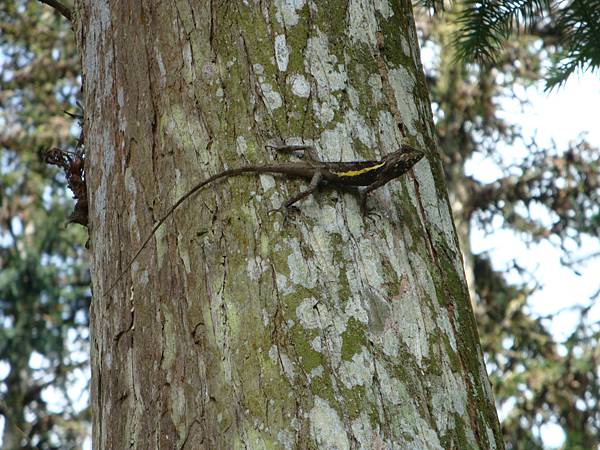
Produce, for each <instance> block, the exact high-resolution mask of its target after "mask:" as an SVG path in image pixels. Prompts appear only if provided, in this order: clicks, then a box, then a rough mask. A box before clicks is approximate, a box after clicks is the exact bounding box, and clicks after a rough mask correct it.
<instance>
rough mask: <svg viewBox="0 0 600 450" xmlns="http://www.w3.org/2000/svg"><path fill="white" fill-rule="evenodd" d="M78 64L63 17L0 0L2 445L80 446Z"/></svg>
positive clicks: (83, 284)
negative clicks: (73, 191) (75, 218)
mask: <svg viewBox="0 0 600 450" xmlns="http://www.w3.org/2000/svg"><path fill="white" fill-rule="evenodd" d="M79 72H80V70H79V60H78V57H77V55H76V52H75V48H74V41H73V36H72V32H71V30H70V28H69V26H68V24H67V23H66V21H65V20H64V18H63V17H61V16H59V15H58V14H56V13H55V12H54V11H53V10H52V9H51V8H49V7H47V6H43V5H41V4H39V3H37V2H32V1H24V0H21V1H19V0H15V1H12V0H4V1H2V2H0V148H1V150H0V268H1V272H0V323H1V328H0V426H1V428H0V431H1V434H0V436H1V439H2V448H6V449H20V448H24V449H33V448H36V449H53V448H56V449H59V448H60V449H75V448H81V446H82V443H83V440H84V438H85V436H87V435H88V434H89V430H88V425H87V424H88V419H87V414H88V413H87V392H86V386H85V384H86V380H87V379H88V378H89V375H88V373H89V369H88V367H87V364H88V359H87V358H88V357H87V354H88V342H87V336H88V330H87V326H88V306H89V302H90V291H89V275H88V272H87V268H86V263H85V253H84V250H85V249H84V248H83V244H84V243H85V239H86V232H85V229H84V228H83V227H81V226H79V225H70V226H68V227H67V226H66V225H67V220H68V217H69V215H70V213H71V212H72V210H73V202H72V200H71V198H70V196H69V193H68V192H67V191H66V189H65V179H64V176H63V175H62V174H61V173H59V171H58V170H55V169H54V168H50V167H48V166H47V165H46V163H45V162H43V158H42V156H41V155H42V153H43V152H44V151H45V150H47V149H49V148H51V147H60V148H62V149H65V150H68V149H71V150H72V149H73V146H74V145H75V143H76V141H77V135H78V133H79V131H78V129H77V122H76V121H74V120H73V119H72V118H71V117H69V116H68V115H66V114H65V113H64V111H65V110H66V111H72V112H74V111H75V110H76V108H75V100H76V97H77V94H78V92H79V89H80V86H79V84H80V80H79V78H78V77H79V75H78V74H79Z"/></svg>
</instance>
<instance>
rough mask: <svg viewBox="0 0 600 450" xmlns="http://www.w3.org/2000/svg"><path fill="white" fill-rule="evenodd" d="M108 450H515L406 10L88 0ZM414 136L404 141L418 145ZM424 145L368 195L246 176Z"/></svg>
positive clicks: (99, 440)
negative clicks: (502, 426) (297, 196)
mask: <svg viewBox="0 0 600 450" xmlns="http://www.w3.org/2000/svg"><path fill="white" fill-rule="evenodd" d="M75 18H76V23H77V36H78V42H79V46H80V51H81V54H82V61H83V68H84V99H85V111H86V121H85V133H86V134H85V136H86V151H87V158H88V159H87V161H88V163H87V164H88V166H87V170H88V174H87V177H88V178H87V179H88V183H89V185H88V192H89V193H90V225H91V240H90V242H91V255H92V274H93V286H94V297H95V298H94V302H93V306H92V315H91V319H92V375H93V377H92V378H93V386H92V411H93V426H94V428H93V435H94V448H97V449H123V448H139V449H148V448H163V449H172V448H186V449H197V448H206V449H220V448H223V449H229V448H251V449H258V448H288V449H291V448H302V449H304V448H315V449H317V448H319V449H322V448H329V449H334V448H335V449H346V448H374V449H375V448H377V449H380V448H414V449H442V448H444V449H449V448H455V449H467V448H482V449H483V448H485V449H493V448H502V443H501V441H500V434H499V431H498V421H497V417H496V412H495V410H494V406H493V399H492V394H491V392H490V389H489V386H488V381H487V376H486V373H485V368H484V365H483V360H482V355H481V351H480V348H479V344H478V337H477V332H476V329H475V324H474V320H473V315H472V311H471V307H470V303H469V298H468V292H467V288H466V284H465V280H464V275H463V268H462V263H461V258H460V254H459V252H458V249H457V242H456V233H455V230H454V228H453V224H452V220H451V215H450V211H449V206H448V199H447V195H446V190H445V186H444V182H443V176H442V171H441V167H440V165H439V160H438V157H437V153H436V151H435V145H434V142H433V138H432V136H433V129H432V127H433V124H432V120H431V113H430V107H429V100H428V96H427V91H426V88H425V84H424V79H423V74H422V69H421V65H420V60H419V53H418V44H417V37H416V34H415V30H414V25H413V23H412V11H411V7H410V4H409V3H407V2H393V1H391V0H389V1H388V0H378V1H366V0H355V1H348V2H345V1H319V2H306V1H304V0H295V1H284V0H277V1H272V2H255V1H224V2H208V1H174V2H161V1H158V0H147V1H143V2H134V1H129V2H121V1H108V0H80V1H79V3H78V5H77V11H76V14H75ZM403 133H404V134H403ZM274 138H283V139H290V140H292V141H293V140H294V139H295V140H296V142H299V141H300V140H305V141H308V142H314V143H315V144H316V146H317V147H318V151H319V153H320V154H321V156H322V158H323V159H326V160H327V159H328V160H332V161H339V160H354V159H363V158H364V159H371V158H374V157H379V156H381V155H382V154H385V153H389V152H391V151H394V150H396V149H397V148H398V146H399V143H400V142H401V140H402V139H403V138H406V139H407V142H410V143H412V144H413V145H416V146H419V147H422V148H424V149H427V152H428V155H427V159H424V160H422V161H421V162H420V163H418V164H417V165H416V166H415V168H414V171H413V172H411V173H410V174H409V175H407V176H406V177H403V178H402V179H400V180H397V181H393V182H392V183H390V184H389V185H387V186H386V187H384V188H383V189H380V190H379V191H377V192H376V193H375V195H373V196H372V197H371V200H370V206H371V207H372V208H374V212H375V213H376V215H373V216H371V217H368V218H366V217H363V216H362V214H361V213H360V209H359V206H358V203H357V200H356V198H354V197H353V196H352V195H350V194H348V193H341V192H337V191H335V190H331V189H324V190H322V191H321V192H320V193H319V194H318V195H317V196H315V197H310V198H308V199H307V200H305V201H303V202H301V203H300V204H299V211H298V212H296V213H295V214H293V215H292V216H291V217H290V219H289V221H288V222H286V223H285V224H284V223H283V222H282V217H281V216H280V215H278V214H269V211H270V210H272V209H274V208H276V207H278V206H279V205H280V204H281V203H282V201H284V200H285V199H286V198H287V197H289V196H290V195H293V194H294V193H296V192H297V191H298V189H301V188H302V187H306V183H304V182H301V181H287V180H282V179H281V178H279V177H271V176H260V177H259V176H244V177H237V178H235V179H229V180H225V181H224V182H219V183H216V184H215V185H213V186H210V187H208V188H207V189H205V190H204V191H203V192H201V193H200V194H199V195H197V196H195V197H194V198H193V199H192V200H191V201H189V202H187V203H186V204H184V205H183V206H182V207H181V208H180V209H179V210H178V211H177V212H176V213H175V214H174V216H173V217H172V218H170V219H169V220H167V223H166V224H165V226H164V227H162V228H161V229H159V231H158V233H157V234H156V236H155V237H154V239H153V240H152V241H151V243H150V245H149V247H148V248H147V249H146V250H144V252H143V253H142V255H141V257H140V258H139V260H138V261H137V262H136V263H135V264H133V267H132V268H131V269H130V270H129V271H128V273H127V276H126V277H124V279H123V281H122V282H120V283H119V285H118V286H117V288H116V289H115V290H113V291H111V292H107V291H108V287H109V286H110V285H111V284H112V282H113V281H114V280H115V279H116V278H117V276H118V275H119V273H120V271H121V270H123V269H124V268H125V267H126V264H127V263H128V262H129V260H130V258H131V256H132V255H133V253H134V252H135V251H136V250H137V249H138V248H139V246H140V244H141V242H142V241H143V240H144V238H145V237H146V236H147V234H148V233H149V231H150V229H151V228H152V226H153V224H154V223H155V222H156V221H157V220H158V219H159V218H160V217H161V216H162V214H163V213H164V211H166V210H167V209H168V208H169V206H170V205H172V204H173V203H174V202H175V201H176V199H177V198H178V197H179V196H180V195H181V194H183V193H185V192H186V191H187V190H188V189H189V188H190V187H191V186H193V185H194V183H195V182H197V181H199V180H200V179H202V178H205V177H207V176H209V175H211V174H214V173H217V172H219V171H220V170H222V169H223V168H225V167H235V166H238V165H242V164H245V163H261V162H267V161H272V160H276V159H281V156H277V155H274V154H273V153H272V152H271V151H269V150H267V149H265V148H264V144H265V143H266V142H267V141H268V140H269V139H274Z"/></svg>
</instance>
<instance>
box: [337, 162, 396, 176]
mask: <svg viewBox="0 0 600 450" xmlns="http://www.w3.org/2000/svg"><path fill="white" fill-rule="evenodd" d="M383 166H385V162H382V163H379V164H375V165H374V166H369V167H365V168H364V169H359V170H347V171H345V172H333V173H334V174H336V175H337V176H338V177H357V176H358V175H362V174H363V173H366V172H370V171H371V170H376V169H379V168H380V167H383Z"/></svg>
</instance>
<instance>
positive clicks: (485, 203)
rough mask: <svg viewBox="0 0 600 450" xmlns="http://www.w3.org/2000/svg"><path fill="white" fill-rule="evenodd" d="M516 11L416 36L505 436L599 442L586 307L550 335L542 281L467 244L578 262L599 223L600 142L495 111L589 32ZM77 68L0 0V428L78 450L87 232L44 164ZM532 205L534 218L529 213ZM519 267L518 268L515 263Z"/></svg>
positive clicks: (67, 44) (15, 441) (60, 130)
mask: <svg viewBox="0 0 600 450" xmlns="http://www.w3.org/2000/svg"><path fill="white" fill-rule="evenodd" d="M578 1H579V2H572V3H569V5H571V6H567V7H566V8H563V10H562V12H561V11H559V13H561V14H563V17H575V16H573V15H571V16H568V14H567V13H571V12H573V14H574V12H575V11H579V13H580V14H583V13H584V12H585V11H583V10H581V9H580V8H579V6H578V5H581V4H583V1H585V2H588V3H589V2H591V3H592V5H591V6H590V5H589V4H588V3H586V4H587V5H588V7H587V11H588V12H589V14H590V15H589V17H592V16H593V14H596V13H597V11H598V8H596V7H595V6H594V5H593V0H583V1H582V0H578ZM478 5H482V7H483V6H487V7H490V8H492V9H490V10H489V11H486V10H484V9H482V8H480V7H479V6H478ZM490 5H491V6H490ZM511 5H512V4H511V3H509V2H505V3H503V4H501V3H498V2H496V3H490V2H484V3H480V2H477V3H476V4H475V3H470V2H469V0H465V1H464V2H460V3H459V2H456V3H454V4H453V5H452V9H451V10H448V11H446V13H445V14H442V15H436V16H434V17H431V16H430V15H429V14H428V12H427V10H419V9H418V10H417V18H418V28H419V30H420V35H421V36H420V37H421V40H422V45H423V47H424V48H426V49H428V50H429V51H430V52H431V54H432V55H433V57H432V61H430V62H429V63H428V64H427V65H428V70H427V79H428V82H429V87H430V92H431V97H432V104H433V109H434V114H435V118H436V123H437V130H438V139H439V143H440V149H441V151H442V152H443V154H442V157H443V159H444V167H445V168H446V176H447V180H448V186H449V190H450V195H451V200H452V203H453V207H454V212H455V220H456V224H457V230H458V232H459V235H460V238H461V240H462V246H463V251H464V255H465V265H466V270H467V274H468V276H469V277H470V278H471V290H472V297H473V301H474V307H475V311H476V314H477V317H478V320H479V328H480V335H481V339H482V342H483V345H484V348H485V352H486V357H487V361H488V369H489V371H490V376H491V380H492V383H493V386H494V391H495V395H496V400H497V402H498V405H499V406H500V407H501V409H502V410H503V411H506V412H505V414H504V416H505V417H504V420H503V430H504V435H505V439H506V442H507V446H508V448H514V449H517V448H518V449H524V448H526V449H541V448H543V444H542V442H541V439H540V436H539V433H536V430H538V429H539V427H540V426H541V425H543V424H546V423H556V424H559V425H560V426H561V427H562V428H563V430H564V431H565V433H566V436H567V438H566V442H565V445H564V448H568V449H590V448H595V447H596V446H598V445H600V438H599V437H598V436H600V424H599V420H600V419H599V418H600V411H599V406H598V398H600V385H599V382H598V372H597V367H598V359H599V357H600V346H599V345H598V336H599V334H598V333H599V327H598V324H597V323H593V322H591V321H590V320H588V319H587V313H588V311H589V309H587V308H582V309H581V310H580V316H581V321H580V324H579V326H578V327H577V328H576V329H575V330H574V331H573V333H572V335H571V336H570V337H569V338H568V339H567V340H566V341H564V342H557V341H556V339H555V338H554V337H553V336H552V335H551V334H550V333H549V331H548V330H547V329H546V327H545V325H544V324H545V322H544V320H543V319H544V318H540V317H536V316H533V315H532V314H531V313H530V311H529V308H528V299H529V297H530V296H531V294H532V292H533V291H534V290H535V285H534V284H533V285H532V283H522V284H520V285H514V284H511V283H509V282H508V281H507V278H506V273H504V272H499V271H497V270H494V268H493V267H492V264H491V258H492V257H493V255H487V254H473V253H472V252H471V250H470V236H471V232H472V229H473V227H483V228H484V229H487V230H488V231H489V232H493V231H494V230H495V227H496V225H495V224H498V223H499V224H500V226H501V227H503V228H505V229H511V230H515V231H516V232H518V233H519V235H520V236H522V238H523V239H524V240H526V241H528V242H540V241H545V240H548V241H551V242H553V243H554V244H555V245H557V246H558V247H560V248H562V249H563V255H564V262H565V264H574V263H575V261H574V259H573V258H572V256H573V254H572V253H571V252H570V251H568V250H567V249H573V248H577V246H578V245H579V244H580V243H581V242H582V237H583V236H593V237H597V236H598V231H599V226H600V215H599V210H598V205H599V204H600V201H599V200H600V199H599V198H598V197H599V184H600V182H599V176H598V173H599V172H598V160H599V153H598V150H597V149H596V148H593V147H592V146H590V145H589V144H588V143H587V142H585V140H583V139H576V137H575V136H574V137H573V144H572V145H571V146H569V147H568V148H554V147H551V148H544V147H541V146H539V145H538V144H537V143H536V142H535V141H534V140H531V139H528V138H525V137H524V136H522V133H521V130H520V129H519V128H518V126H516V125H515V124H511V123H509V122H508V121H507V120H505V119H502V118H501V117H502V114H501V113H502V111H501V110H500V109H499V106H498V105H499V104H500V100H501V99H502V98H510V97H511V96H513V95H514V93H513V92H514V87H515V85H522V86H529V85H531V84H532V83H534V82H536V81H537V80H539V79H540V78H541V77H542V76H543V75H544V74H543V72H542V70H543V67H547V66H549V64H548V61H555V62H556V61H559V62H560V61H565V58H567V59H566V60H567V61H568V58H569V56H568V55H569V54H570V53H569V52H571V51H573V49H577V48H584V49H585V48H588V46H589V44H590V43H592V42H594V39H595V37H594V36H595V34H594V33H596V30H595V28H594V27H593V26H591V27H589V28H587V29H583V30H582V31H577V30H578V28H577V27H575V25H578V26H579V24H582V23H587V22H578V23H577V24H575V23H573V24H571V25H572V26H571V28H570V29H571V30H572V34H571V38H572V39H571V40H565V39H563V36H564V34H561V33H563V32H564V30H567V29H569V28H568V27H567V25H568V23H566V22H565V25H564V26H563V28H562V30H563V31H561V30H560V29H559V27H558V26H557V24H556V22H552V21H548V20H545V19H544V18H543V16H542V14H545V13H547V12H548V11H550V10H549V9H548V11H546V9H545V8H548V7H549V6H550V5H549V4H547V3H539V4H538V3H532V4H529V3H526V2H525V3H523V2H521V3H519V4H517V3H515V4H514V5H512V6H511ZM519 5H520V6H519ZM509 7H514V8H516V9H514V10H515V11H516V13H515V15H513V16H510V17H511V21H510V23H504V24H503V22H501V21H500V19H501V18H502V17H500V16H498V15H497V14H496V13H494V9H493V8H509ZM477 8H479V9H477ZM519 8H520V9H519ZM486 14H488V16H489V14H491V16H489V17H493V14H496V15H497V17H496V19H493V20H490V19H486V17H488V16H486ZM457 17H462V22H460V23H462V25H460V26H459V25H457V22H456V20H455V19H456V18H457ZM593 17H596V16H593ZM468 20H471V22H468ZM477 20H479V22H477ZM586 20H587V19H586ZM521 22H523V23H526V24H528V25H529V26H528V27H527V28H523V27H519V24H520V23H521ZM477 23H479V25H477ZM598 23H600V20H596V22H595V25H597V24H598ZM473 24H475V25H473ZM481 24H483V25H485V24H488V25H490V28H489V29H487V30H486V29H484V28H485V27H483V28H482V26H481ZM495 26H496V27H499V28H498V29H496V30H495V29H494V27H495ZM477 27H479V28H477ZM516 29H521V32H520V33H519V34H518V35H515V34H513V33H512V32H513V31H514V30H516ZM573 30H574V31H573ZM486 33H487V34H486ZM596 34H597V33H596ZM486 35H488V36H491V38H490V37H488V38H486V37H485V36H486ZM457 36H458V37H459V38H458V43H459V45H458V46H457V45H456V43H457ZM460 36H463V38H460ZM469 36H470V38H469ZM465 37H466V38H465ZM507 37H510V40H509V41H508V42H506V41H505V38H507ZM474 38H477V39H474ZM461 39H462V40H461ZM465 39H466V40H465ZM469 39H471V40H470V41H469ZM490 39H491V41H490ZM469 42H471V44H472V45H481V46H482V47H481V48H482V50H472V53H477V51H481V52H483V53H485V52H488V53H489V56H493V57H494V61H495V62H494V64H493V65H491V64H489V59H488V60H486V61H484V63H483V64H479V63H477V62H475V63H471V62H466V61H465V60H464V59H462V60H461V59H460V58H457V55H460V54H461V52H463V53H465V49H467V48H468V47H467V46H466V45H467V44H468V45H471V44H469ZM486 46H487V47H486ZM578 46H579V47H578ZM475 48H476V47H473V49H475ZM595 49H596V50H597V49H600V45H596V47H595ZM565 52H566V53H565ZM577 54H579V55H582V57H581V58H579V59H578V58H577V57H575V58H574V59H572V61H574V64H575V66H576V67H583V68H585V67H588V66H592V67H593V66H595V65H597V60H596V59H594V58H596V56H594V55H593V54H592V55H590V54H588V53H586V52H585V51H581V52H580V53H572V55H577ZM565 55H566V56H565ZM484 60H485V58H484ZM457 61H461V62H457ZM582 61H583V62H582ZM552 67H555V68H558V69H560V66H557V65H556V64H555V65H554V66H552ZM569 67H572V66H569ZM567 69H568V67H567ZM78 73H79V67H78V60H77V56H76V54H75V49H74V45H73V40H72V32H71V30H70V29H69V26H68V23H67V22H66V20H64V18H63V17H62V16H60V15H59V14H57V13H56V12H54V11H52V10H51V9H50V8H49V7H47V6H42V5H40V4H39V3H37V2H34V1H25V0H7V1H3V2H2V3H0V148H1V155H0V267H1V273H0V321H1V323H2V329H1V330H0V417H2V418H3V419H4V422H3V423H2V422H1V421H0V425H2V424H3V428H2V431H3V434H2V439H3V444H4V446H5V447H6V448H42V449H46V448H48V449H49V448H65V449H68V448H80V447H81V445H82V442H83V439H84V437H85V436H86V433H87V427H88V423H89V418H88V410H87V408H86V407H85V405H86V399H87V397H86V394H81V393H80V391H78V390H77V389H76V388H75V387H74V385H75V384H76V383H75V381H74V380H75V379H79V380H81V379H83V380H87V379H88V369H87V336H88V333H87V324H88V317H87V311H88V305H89V301H90V292H89V277H88V274H87V271H86V267H85V262H84V261H85V254H84V248H83V244H84V242H85V239H86V237H85V234H86V233H85V230H84V229H83V228H81V227H79V226H77V225H72V226H69V227H65V223H66V221H67V217H68V216H69V214H70V213H71V211H72V206H73V203H72V201H71V199H70V195H69V193H68V191H67V190H66V189H65V180H64V177H63V176H62V174H60V173H58V171H56V170H52V169H50V168H49V167H47V166H46V165H45V164H44V163H43V162H42V160H41V158H40V154H41V152H43V151H44V150H46V149H49V148H52V147H59V148H62V149H65V150H67V149H73V147H74V145H75V143H76V140H77V135H78V133H79V131H78V129H77V126H76V122H74V121H73V120H72V119H71V118H70V117H69V116H67V115H65V114H64V112H63V111H64V110H68V111H75V108H74V105H75V98H76V97H77V94H78V92H79V87H78V86H79V82H80V80H79V79H78V75H77V74H78ZM553 73H554V74H557V73H558V74H560V73H561V72H560V70H559V71H558V72H549V74H550V77H549V78H548V80H549V81H550V83H551V84H552V83H553V82H554V81H553V79H552V76H554V75H552V74H553ZM569 73H570V70H563V71H562V75H560V76H559V77H558V78H555V79H556V80H558V82H561V80H564V79H565V76H568V74H569ZM561 77H562V78H561ZM503 145H506V146H525V147H526V148H527V149H528V151H527V156H526V157H525V158H524V159H523V160H522V161H519V162H517V163H514V162H513V163H511V164H505V163H503V158H502V155H501V154H499V152H498V148H499V147H502V146H503ZM475 155H483V156H484V157H486V158H489V159H493V160H495V161H498V164H499V166H500V167H501V168H502V170H503V172H504V176H502V177H500V178H499V179H497V180H496V181H494V182H492V183H484V182H481V181H479V180H478V179H477V178H476V177H471V176H466V175H465V173H466V167H465V166H466V164H467V162H468V161H469V160H471V159H472V158H473V157H474V156H475ZM540 209H541V210H543V211H545V215H544V219H543V220H542V219H540V217H539V215H534V214H532V211H533V210H536V211H539V210H540ZM493 224H494V226H492V225H493ZM513 269H514V270H518V271H520V272H521V273H526V272H527V269H526V268H522V267H520V265H519V263H518V261H515V265H514V267H513ZM84 392H85V391H84ZM78 395H83V397H82V398H81V399H78V398H77V396H78ZM50 398H51V399H52V402H51V403H49V401H48V400H49V399H50ZM77 400H81V401H77ZM78 403H79V404H78ZM82 405H84V406H82Z"/></svg>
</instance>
